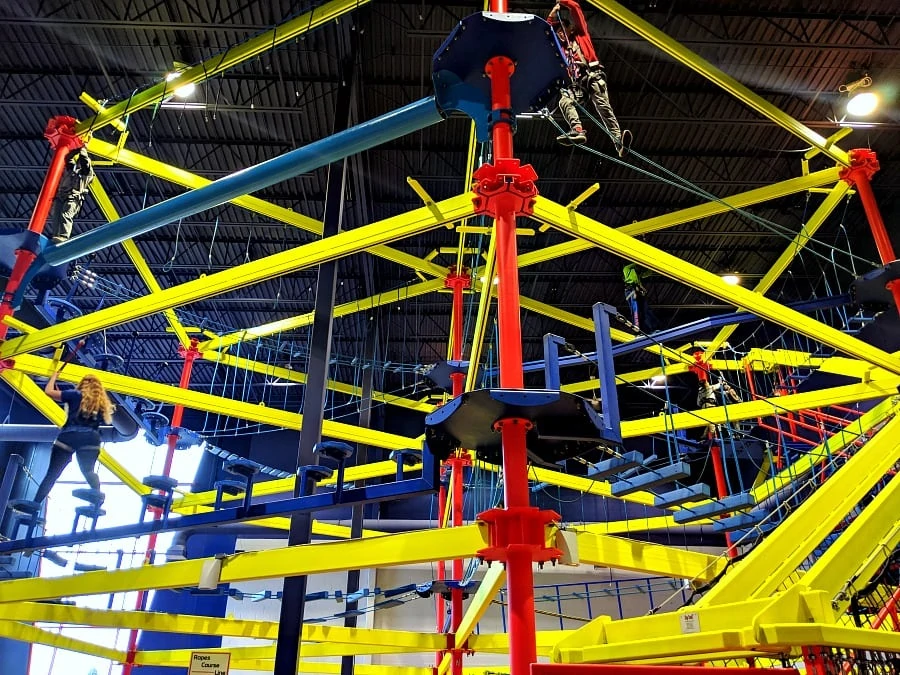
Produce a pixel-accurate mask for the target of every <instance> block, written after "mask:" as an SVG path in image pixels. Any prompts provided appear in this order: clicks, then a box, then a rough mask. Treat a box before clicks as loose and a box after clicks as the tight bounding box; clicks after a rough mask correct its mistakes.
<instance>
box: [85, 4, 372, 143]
mask: <svg viewBox="0 0 900 675" xmlns="http://www.w3.org/2000/svg"><path fill="white" fill-rule="evenodd" d="M368 3H369V0H331V2H327V3H325V4H324V5H321V6H319V7H316V8H314V9H312V10H310V11H309V12H306V13H304V14H301V15H300V16H297V17H295V18H293V19H291V20H290V21H286V22H285V23H283V24H281V25H279V26H275V27H274V28H273V29H272V30H270V31H266V32H265V33H260V34H259V35H256V36H254V37H252V38H250V39H249V40H247V41H246V42H243V43H241V44H239V45H235V46H234V47H229V48H228V49H227V50H225V51H224V52H222V53H221V54H218V55H216V56H213V57H212V58H210V59H207V60H206V61H204V62H202V63H198V64H197V65H195V66H191V67H190V68H187V69H186V70H184V71H182V72H181V74H180V76H179V77H178V78H177V79H176V80H174V81H172V82H167V81H165V79H163V81H162V82H159V83H158V84H155V85H152V86H150V87H148V88H147V89H144V90H143V91H140V92H138V93H136V94H134V95H133V96H129V97H128V98H126V99H124V100H122V101H121V102H119V103H116V104H114V105H112V106H110V107H109V108H108V109H106V110H105V111H103V112H101V113H98V114H97V115H95V116H94V117H92V118H90V119H87V120H85V121H84V122H81V123H79V124H78V126H77V127H76V128H75V130H76V132H77V133H78V134H80V135H85V134H89V133H91V132H93V131H96V130H97V129H100V128H102V127H105V126H106V125H108V124H112V123H113V122H114V121H116V120H118V119H119V118H121V117H124V116H125V115H130V114H131V113H134V112H136V111H138V110H142V109H144V108H147V107H150V106H152V105H155V104H157V103H159V102H160V101H162V100H163V99H165V98H167V97H169V96H171V95H172V92H173V91H174V89H175V88H176V87H182V86H184V85H186V84H189V83H194V84H199V83H201V82H205V81H207V80H209V79H211V78H213V77H215V76H216V75H218V74H219V73H224V72H225V71H227V70H231V69H232V68H234V67H235V66H237V65H239V64H241V63H243V62H244V61H248V60H249V59H252V58H254V57H256V56H259V55H260V54H262V53H264V52H267V51H269V50H270V49H275V48H276V47H279V46H281V45H283V44H286V43H289V42H290V41H292V40H293V39H294V38H296V37H297V36H299V35H302V34H303V33H307V32H309V31H313V30H316V29H317V28H319V27H321V26H324V25H326V24H328V23H330V22H332V21H335V20H336V19H338V18H340V17H341V16H342V15H344V14H346V13H348V12H352V11H353V10H354V9H358V8H359V7H360V6H362V5H365V4H368Z"/></svg>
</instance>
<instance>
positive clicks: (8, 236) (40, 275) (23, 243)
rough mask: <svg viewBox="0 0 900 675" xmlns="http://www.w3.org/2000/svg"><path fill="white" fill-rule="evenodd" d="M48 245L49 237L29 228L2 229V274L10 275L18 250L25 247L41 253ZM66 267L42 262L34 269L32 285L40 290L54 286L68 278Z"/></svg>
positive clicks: (0, 259)
mask: <svg viewBox="0 0 900 675" xmlns="http://www.w3.org/2000/svg"><path fill="white" fill-rule="evenodd" d="M46 245H47V238H46V237H43V236H41V235H38V234H35V233H34V232H31V231H29V230H20V229H13V228H9V229H3V230H0V274H3V275H4V276H9V274H10V272H12V269H13V266H14V265H15V264H16V251H17V250H19V249H23V250H26V251H31V252H32V253H34V254H35V255H39V254H40V253H41V251H43V250H44V247H45V246H46ZM66 271H67V270H66V268H65V267H50V265H47V264H44V263H42V264H40V265H38V267H37V268H36V269H35V270H33V271H32V278H31V286H32V287H33V288H35V289H37V290H39V291H47V290H50V289H52V288H54V287H55V286H56V285H57V284H59V283H60V282H61V281H62V280H63V279H65V278H66Z"/></svg>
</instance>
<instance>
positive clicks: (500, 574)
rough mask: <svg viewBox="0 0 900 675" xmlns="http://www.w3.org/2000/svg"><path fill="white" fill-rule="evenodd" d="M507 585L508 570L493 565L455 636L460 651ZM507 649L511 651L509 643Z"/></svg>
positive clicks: (467, 608) (467, 609)
mask: <svg viewBox="0 0 900 675" xmlns="http://www.w3.org/2000/svg"><path fill="white" fill-rule="evenodd" d="M505 583H506V568H505V567H504V566H503V565H491V566H490V567H489V568H488V571H487V572H486V573H485V575H484V578H483V579H482V580H481V583H480V584H479V585H478V590H477V591H476V592H475V596H474V597H473V598H472V601H471V602H470V603H469V606H468V607H466V612H465V614H463V618H462V621H461V622H460V624H459V628H458V629H457V631H456V634H455V636H454V643H453V644H454V645H455V646H456V647H457V648H458V649H461V648H463V647H465V645H466V640H468V639H469V636H470V635H472V633H473V632H475V626H477V625H478V622H479V621H481V619H482V618H483V617H484V615H485V614H486V613H487V611H488V609H490V607H491V603H492V602H493V600H494V598H495V597H497V593H499V592H500V589H501V588H502V587H503V584H505ZM506 648H507V649H509V643H508V642H507V645H506Z"/></svg>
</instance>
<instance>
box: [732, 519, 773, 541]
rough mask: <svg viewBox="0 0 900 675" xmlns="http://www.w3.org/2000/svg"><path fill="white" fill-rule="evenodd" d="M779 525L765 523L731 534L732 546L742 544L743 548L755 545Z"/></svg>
mask: <svg viewBox="0 0 900 675" xmlns="http://www.w3.org/2000/svg"><path fill="white" fill-rule="evenodd" d="M777 525H778V523H763V524H762V525H757V526H756V527H753V528H750V529H748V530H734V531H733V532H731V537H730V538H731V544H732V545H734V544H740V545H741V546H746V545H747V544H754V543H756V542H758V541H759V540H760V539H762V538H763V537H764V536H765V535H767V534H768V533H769V532H771V531H772V530H774V529H775V528H776V527H777Z"/></svg>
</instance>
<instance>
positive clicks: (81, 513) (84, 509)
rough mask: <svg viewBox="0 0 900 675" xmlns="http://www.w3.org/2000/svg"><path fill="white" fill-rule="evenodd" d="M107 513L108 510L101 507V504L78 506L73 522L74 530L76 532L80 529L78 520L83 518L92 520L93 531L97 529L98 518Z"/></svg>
mask: <svg viewBox="0 0 900 675" xmlns="http://www.w3.org/2000/svg"><path fill="white" fill-rule="evenodd" d="M105 515H106V510H105V509H101V508H100V507H99V506H96V505H94V504H88V505H87V506H76V507H75V520H74V521H73V522H72V532H76V531H77V530H78V521H79V520H81V519H82V518H84V519H85V520H88V521H90V523H91V530H92V531H93V530H95V529H97V519H98V518H100V517H102V516H105Z"/></svg>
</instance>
